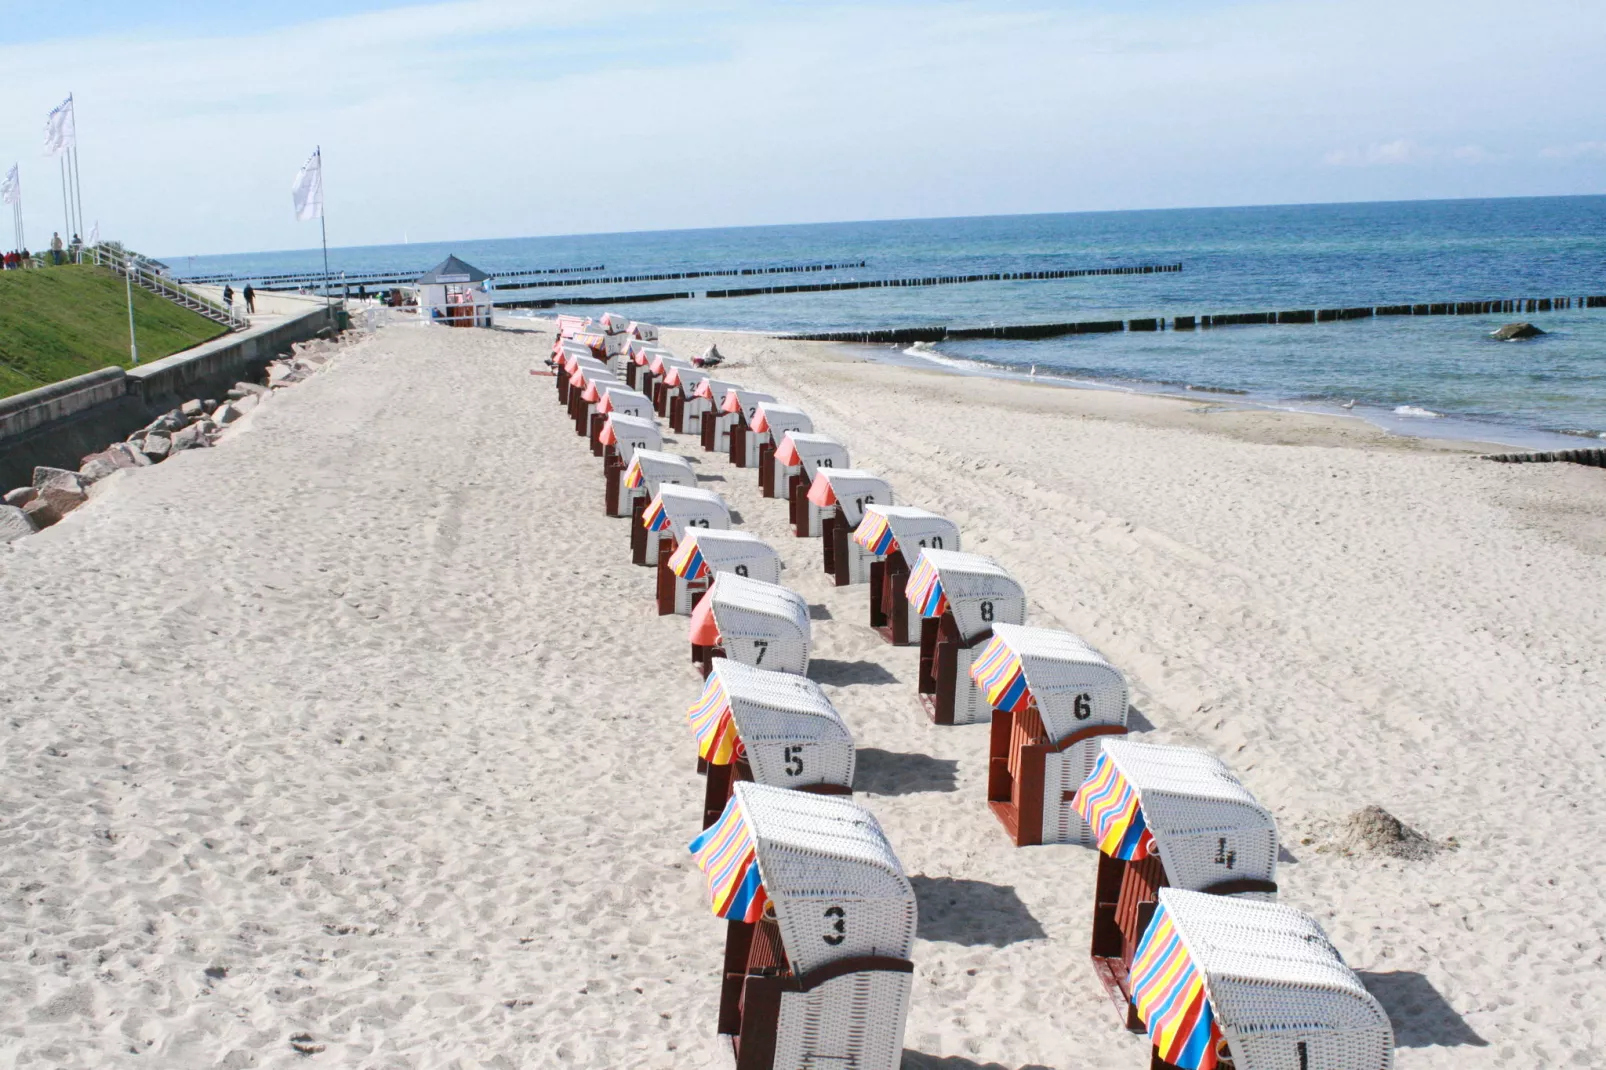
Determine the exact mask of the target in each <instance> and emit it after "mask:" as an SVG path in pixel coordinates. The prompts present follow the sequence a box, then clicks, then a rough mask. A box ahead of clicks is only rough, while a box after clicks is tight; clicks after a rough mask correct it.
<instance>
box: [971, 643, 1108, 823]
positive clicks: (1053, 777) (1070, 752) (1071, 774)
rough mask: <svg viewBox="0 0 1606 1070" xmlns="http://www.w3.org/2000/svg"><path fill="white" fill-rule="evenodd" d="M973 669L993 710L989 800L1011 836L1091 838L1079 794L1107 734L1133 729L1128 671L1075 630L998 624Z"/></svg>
mask: <svg viewBox="0 0 1606 1070" xmlns="http://www.w3.org/2000/svg"><path fill="white" fill-rule="evenodd" d="M970 678H971V680H972V681H973V682H974V683H975V685H976V688H977V689H978V690H979V691H980V692H981V696H982V700H983V704H984V705H985V706H987V707H988V708H989V709H991V710H992V722H993V731H992V742H991V746H990V748H989V750H988V778H987V800H988V805H989V806H990V807H991V808H992V811H993V814H994V815H995V816H997V818H998V820H999V821H1000V822H1002V823H1003V826H1004V831H1005V832H1007V833H1008V834H1009V838H1010V839H1011V840H1013V841H1015V845H1016V846H1017V847H1029V846H1032V845H1034V844H1039V843H1079V844H1082V845H1084V846H1089V847H1091V846H1092V845H1093V838H1092V832H1091V830H1090V828H1089V826H1088V824H1087V822H1086V821H1084V820H1083V819H1082V817H1081V815H1080V812H1079V811H1077V810H1076V809H1075V808H1074V807H1073V806H1072V805H1071V799H1072V797H1073V796H1074V795H1075V794H1076V789H1078V788H1080V787H1081V786H1082V782H1083V781H1084V780H1086V779H1087V775H1088V773H1089V772H1091V771H1092V769H1093V762H1094V760H1095V759H1096V758H1097V757H1098V753H1099V750H1098V745H1099V741H1100V737H1104V736H1110V735H1120V734H1123V733H1125V732H1126V714H1127V688H1126V677H1124V676H1122V675H1121V673H1120V670H1118V669H1116V667H1115V666H1113V665H1111V664H1110V663H1109V662H1108V661H1106V660H1105V658H1104V655H1102V654H1100V653H1099V652H1098V651H1097V650H1094V649H1093V648H1092V647H1090V646H1088V645H1087V644H1086V643H1084V642H1083V641H1082V640H1081V639H1078V638H1077V637H1076V636H1074V635H1072V634H1071V633H1070V632H1061V631H1055V630H1053V629H1050V628H1027V627H1024V626H1022V625H1019V624H1004V623H999V624H994V625H993V637H992V638H991V639H989V640H988V641H987V645H986V646H984V647H982V649H981V652H980V653H979V654H977V655H976V660H975V662H974V663H973V664H972V665H971V667H970Z"/></svg>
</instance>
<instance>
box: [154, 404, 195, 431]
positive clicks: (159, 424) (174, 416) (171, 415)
mask: <svg viewBox="0 0 1606 1070" xmlns="http://www.w3.org/2000/svg"><path fill="white" fill-rule="evenodd" d="M188 422H189V421H187V420H185V419H184V414H183V413H181V412H179V410H177V409H174V410H173V411H172V412H164V413H163V414H162V415H160V416H158V417H157V418H156V419H154V420H152V421H151V422H150V423H148V424H146V425H145V431H146V433H147V434H149V433H150V432H152V431H177V430H178V429H179V428H181V427H183V426H184V425H185V424H186V423H188Z"/></svg>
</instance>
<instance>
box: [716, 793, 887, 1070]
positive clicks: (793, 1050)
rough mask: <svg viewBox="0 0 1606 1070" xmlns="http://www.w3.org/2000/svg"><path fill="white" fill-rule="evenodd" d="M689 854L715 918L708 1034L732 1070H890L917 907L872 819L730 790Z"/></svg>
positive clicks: (835, 803) (811, 798)
mask: <svg viewBox="0 0 1606 1070" xmlns="http://www.w3.org/2000/svg"><path fill="white" fill-rule="evenodd" d="M691 852H692V857H693V859H694V861H695V862H696V864H697V867H698V868H699V869H700V870H702V872H703V877H704V880H705V882H706V885H707V888H708V897H709V902H710V904H711V905H712V907H713V911H714V913H715V914H716V915H717V916H718V917H721V918H724V919H726V930H725V958H724V969H723V971H722V974H723V978H722V983H721V986H720V1000H719V1032H720V1033H721V1034H722V1035H724V1036H725V1037H726V1038H727V1039H728V1040H729V1042H730V1045H731V1051H732V1054H733V1055H734V1056H735V1067H736V1070H812V1068H819V1070H824V1068H827V1067H840V1068H843V1070H847V1068H852V1070H897V1067H898V1066H899V1065H900V1064H901V1063H902V1061H903V1031H904V1022H905V1020H906V1019H907V1017H908V1013H909V995H910V989H911V987H912V981H913V973H914V964H913V963H912V962H911V961H910V954H911V952H912V950H913V946H914V934H915V897H914V891H913V889H912V888H911V887H910V884H909V880H908V878H907V877H905V876H904V873H903V867H902V866H901V865H900V864H899V863H898V859H897V856H896V855H894V854H893V853H892V847H891V845H890V844H888V843H887V839H886V836H885V835H884V834H883V833H882V831H881V826H880V825H879V824H877V822H876V819H875V818H874V817H873V816H872V815H871V814H870V813H869V811H867V810H864V809H862V808H860V807H858V806H856V805H854V804H853V803H852V802H849V801H847V800H845V799H834V798H829V797H825V796H820V795H811V794H806V793H804V792H800V791H788V790H786V789H785V788H776V787H770V786H768V785H763V784H737V785H736V787H735V792H734V794H733V796H732V798H731V800H730V802H729V803H728V804H727V805H726V807H725V810H724V812H723V813H722V814H721V815H720V818H719V820H718V821H716V822H715V823H714V824H713V825H710V826H709V827H708V828H706V829H704V830H703V833H702V834H701V835H700V836H698V837H697V838H696V839H695V840H693V841H692V843H691Z"/></svg>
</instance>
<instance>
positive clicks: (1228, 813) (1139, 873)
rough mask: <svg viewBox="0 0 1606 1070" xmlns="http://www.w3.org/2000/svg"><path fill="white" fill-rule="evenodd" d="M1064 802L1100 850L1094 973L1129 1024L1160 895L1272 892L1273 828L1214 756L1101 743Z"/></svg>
mask: <svg viewBox="0 0 1606 1070" xmlns="http://www.w3.org/2000/svg"><path fill="white" fill-rule="evenodd" d="M1100 742H1101V744H1102V746H1101V748H1100V751H1099V753H1098V755H1097V758H1096V761H1095V763H1094V765H1093V768H1092V771H1091V772H1090V773H1089V774H1088V776H1087V780H1086V781H1085V782H1084V783H1083V784H1082V785H1081V786H1080V788H1079V789H1078V790H1077V791H1076V793H1075V798H1074V800H1073V801H1072V803H1071V806H1072V807H1073V808H1074V809H1075V811H1076V814H1077V815H1078V818H1079V823H1084V827H1087V828H1089V829H1090V836H1089V839H1091V840H1092V842H1093V843H1094V844H1095V845H1096V846H1097V847H1098V850H1099V869H1098V882H1097V884H1096V890H1095V892H1094V896H1093V948H1092V954H1093V968H1094V970H1095V971H1096V972H1097V973H1098V976H1099V980H1100V981H1101V982H1103V984H1104V987H1105V990H1106V991H1107V992H1108V993H1109V995H1110V1000H1111V1002H1113V1003H1114V1004H1115V1006H1116V1010H1117V1012H1118V1013H1120V1014H1121V1016H1122V1018H1123V1019H1124V1020H1125V1021H1126V1025H1127V1028H1129V1029H1134V1030H1136V1029H1139V1028H1141V1027H1140V1023H1139V1021H1138V1019H1137V1017H1136V1016H1135V1015H1134V1014H1133V1011H1132V1004H1131V996H1132V983H1131V976H1132V964H1133V958H1134V956H1135V955H1136V954H1137V947H1138V944H1139V942H1140V941H1141V940H1142V939H1143V934H1144V932H1145V931H1146V930H1147V929H1148V927H1149V919H1150V917H1151V916H1152V915H1153V913H1154V909H1155V903H1156V902H1157V897H1158V894H1159V890H1160V889H1161V888H1165V887H1175V888H1182V889H1185V890H1187V891H1193V892H1205V893H1208V894H1210V895H1243V896H1251V897H1255V898H1260V897H1264V896H1273V895H1276V894H1277V884H1276V878H1277V823H1276V822H1275V821H1274V820H1273V819H1272V816H1271V814H1270V813H1269V812H1268V811H1267V810H1266V808H1265V807H1263V806H1261V805H1260V803H1258V802H1257V801H1256V800H1255V797H1254V796H1253V795H1251V794H1250V793H1249V790H1248V789H1247V788H1245V787H1244V786H1243V785H1242V784H1241V783H1239V781H1238V778H1237V777H1235V776H1233V775H1232V772H1231V771H1230V770H1229V769H1228V768H1227V767H1226V766H1225V765H1223V764H1222V763H1221V761H1220V760H1219V759H1217V758H1216V757H1215V756H1213V755H1211V754H1207V753H1205V752H1204V751H1199V750H1194V749H1192V748H1190V747H1170V746H1161V745H1158V744H1153V743H1137V742H1133V741H1130V740H1123V739H1105V740H1102V741H1100Z"/></svg>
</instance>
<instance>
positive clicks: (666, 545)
mask: <svg viewBox="0 0 1606 1070" xmlns="http://www.w3.org/2000/svg"><path fill="white" fill-rule="evenodd" d="M674 552H675V540H674V539H673V538H672V537H671V536H670V535H669V534H668V533H667V532H665V533H664V534H663V535H662V536H660V537H659V539H658V615H659V616H660V617H667V616H670V615H671V614H673V613H674V612H675V581H676V580H678V579H680V577H679V576H677V575H675V571H674V569H672V568H670V567H669V558H670V555H672V554H673V553H674Z"/></svg>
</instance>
